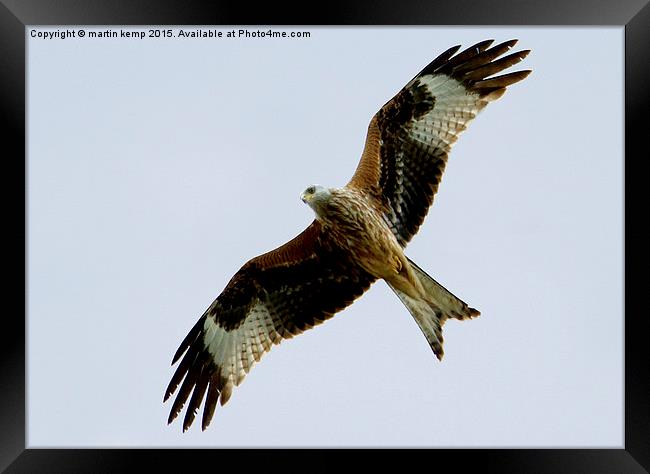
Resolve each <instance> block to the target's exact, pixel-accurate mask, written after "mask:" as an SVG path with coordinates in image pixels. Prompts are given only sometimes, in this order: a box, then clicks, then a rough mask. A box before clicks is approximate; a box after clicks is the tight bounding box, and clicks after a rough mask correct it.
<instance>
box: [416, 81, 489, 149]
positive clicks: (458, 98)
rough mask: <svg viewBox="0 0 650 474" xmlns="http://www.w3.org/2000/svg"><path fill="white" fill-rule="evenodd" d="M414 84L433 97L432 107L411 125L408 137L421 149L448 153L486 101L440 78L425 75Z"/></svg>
mask: <svg viewBox="0 0 650 474" xmlns="http://www.w3.org/2000/svg"><path fill="white" fill-rule="evenodd" d="M418 80H419V81H420V83H421V84H423V85H424V86H425V87H426V88H427V90H428V91H429V93H430V94H431V95H432V96H433V97H435V104H434V106H433V108H432V109H431V110H430V111H429V112H428V113H427V114H425V115H423V116H422V117H420V118H419V119H417V120H416V121H415V122H414V123H413V124H412V126H411V131H410V137H411V138H412V139H413V140H415V141H417V142H420V143H422V144H423V145H426V146H430V147H435V148H440V149H442V150H445V151H446V152H449V151H450V150H451V146H452V145H453V144H454V143H455V142H456V140H457V139H458V135H459V134H460V132H462V131H463V130H465V129H466V128H467V124H468V123H469V122H470V121H471V120H472V119H474V118H475V117H476V115H477V114H478V113H479V112H480V111H481V109H483V108H484V107H485V106H486V105H487V104H488V102H490V99H489V98H488V97H483V98H481V97H479V95H478V94H476V93H473V92H470V91H468V90H467V89H466V88H465V86H464V85H463V84H462V83H461V82H460V81H457V80H456V79H453V78H451V77H449V76H447V75H444V74H434V75H426V76H422V77H420V78H418Z"/></svg>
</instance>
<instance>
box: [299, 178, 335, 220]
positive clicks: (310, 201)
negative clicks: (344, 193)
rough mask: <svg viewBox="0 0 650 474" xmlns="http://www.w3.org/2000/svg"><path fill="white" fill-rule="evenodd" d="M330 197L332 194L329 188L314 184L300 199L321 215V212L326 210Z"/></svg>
mask: <svg viewBox="0 0 650 474" xmlns="http://www.w3.org/2000/svg"><path fill="white" fill-rule="evenodd" d="M330 196H331V192H330V190H329V189H328V188H326V187H325V186H320V185H318V184H314V185H312V186H309V187H308V188H307V189H305V190H304V191H303V193H302V194H301V195H300V199H301V200H302V202H304V203H305V204H307V205H308V206H309V207H311V208H312V209H313V210H314V212H316V214H320V212H319V211H321V210H323V209H324V207H325V205H326V204H327V202H328V201H329V198H330Z"/></svg>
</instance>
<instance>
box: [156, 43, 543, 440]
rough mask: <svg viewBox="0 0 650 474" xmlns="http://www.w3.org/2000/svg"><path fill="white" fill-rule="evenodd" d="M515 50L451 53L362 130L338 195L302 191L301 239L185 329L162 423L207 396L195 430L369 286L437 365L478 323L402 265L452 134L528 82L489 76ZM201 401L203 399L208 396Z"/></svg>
mask: <svg viewBox="0 0 650 474" xmlns="http://www.w3.org/2000/svg"><path fill="white" fill-rule="evenodd" d="M516 42H517V40H511V41H506V42H504V43H501V44H499V45H497V46H494V47H492V48H490V46H491V44H492V43H493V40H487V41H481V42H480V43H477V44H475V45H474V46H472V47H470V48H468V49H466V50H464V51H462V52H460V53H458V54H456V52H457V51H458V50H459V49H460V46H454V47H453V48H450V49H448V50H447V51H445V52H444V53H442V54H441V55H440V56H438V57H437V58H436V59H434V60H433V62H431V63H430V64H429V65H428V66H427V67H425V68H424V69H423V70H422V71H421V72H420V73H419V74H418V75H416V76H415V77H414V78H413V79H412V80H411V81H410V82H409V83H408V84H406V86H404V88H403V89H402V90H401V91H400V92H399V93H398V94H397V95H396V96H395V97H393V98H392V99H391V100H390V101H389V102H388V103H386V105H384V106H383V107H382V108H381V109H380V110H379V112H377V113H376V114H375V116H374V117H373V118H372V120H371V121H370V125H369V127H368V135H367V138H366V144H365V149H364V151H363V155H362V157H361V161H360V162H359V165H358V166H357V169H356V172H355V173H354V176H352V179H351V180H350V182H349V183H348V184H347V185H346V186H344V187H343V188H327V187H323V186H310V187H308V188H307V189H306V190H305V191H304V192H303V194H302V196H301V198H302V200H303V201H304V202H305V203H307V204H308V205H309V206H310V207H311V208H312V209H313V211H314V213H315V214H316V218H315V220H314V221H313V222H312V223H311V224H310V225H309V227H307V229H305V230H304V231H303V232H302V233H301V234H300V235H298V236H297V237H295V238H294V239H292V240H291V241H289V242H287V243H286V244H284V245H282V246H281V247H279V248H277V249H275V250H272V251H270V252H268V253H265V254H263V255H260V256H258V257H255V258H253V259H252V260H249V261H248V262H246V264H245V265H244V266H243V267H242V268H241V269H240V270H239V271H238V272H237V273H236V274H235V275H234V276H233V277H232V279H231V280H230V282H229V283H228V285H227V286H226V288H225V289H224V290H223V292H222V293H221V294H220V295H219V296H218V297H217V299H215V300H214V302H213V303H212V304H211V305H210V307H209V308H208V309H207V310H206V312H205V313H204V314H203V316H201V318H200V319H199V321H198V322H197V323H196V324H195V326H194V327H193V328H192V329H191V330H190V332H189V334H188V335H187V336H186V337H185V339H184V340H183V342H182V343H181V345H180V347H179V348H178V350H177V351H176V354H175V355H174V359H173V361H172V364H174V363H176V362H177V361H178V360H179V359H180V357H181V356H182V355H183V354H185V356H184V357H183V358H182V360H181V362H180V364H179V365H178V368H177V369H176V372H175V373H174V376H173V377H172V379H171V381H170V383H169V386H168V387H167V391H166V393H165V401H166V400H167V399H168V398H169V397H170V396H171V395H172V394H173V393H174V391H175V390H176V388H177V387H178V385H179V384H180V383H181V381H182V382H183V383H182V385H181V387H180V390H179V392H178V395H177V396H176V399H175V400H174V403H173V405H172V408H171V413H170V415H169V420H168V422H169V423H171V422H172V421H173V420H174V418H176V416H177V415H178V414H179V413H180V411H181V409H182V408H183V405H184V404H185V402H186V401H187V399H188V398H189V397H190V395H191V398H190V402H189V406H188V408H187V412H186V414H185V420H184V422H183V431H185V430H186V429H188V428H189V426H190V425H191V424H192V422H193V421H194V417H195V416H196V413H197V411H198V409H199V406H200V405H201V403H202V401H203V399H204V398H206V401H205V406H204V410H203V420H202V428H203V429H204V430H205V429H206V427H207V426H208V425H209V423H210V420H211V419H212V416H213V415H214V411H215V408H216V406H217V402H218V401H219V402H220V403H221V405H224V404H225V403H226V402H227V401H228V399H229V398H230V396H231V394H232V389H233V387H234V386H238V385H239V384H240V383H241V382H242V381H243V380H244V377H245V376H246V374H247V373H248V372H249V371H250V369H251V367H252V366H253V364H255V363H256V362H258V361H259V360H260V359H261V357H262V356H263V355H264V354H265V353H266V352H268V351H269V350H270V349H271V347H272V346H273V345H274V344H279V343H280V342H281V341H282V340H283V339H289V338H291V337H293V336H295V335H297V334H300V333H302V332H303V331H305V330H307V329H311V328H312V327H314V326H316V325H318V324H320V323H322V322H323V321H325V320H326V319H329V318H331V317H332V316H334V314H335V313H337V312H338V311H341V310H342V309H343V308H345V307H346V306H348V305H350V304H352V302H353V301H354V300H355V299H356V298H358V297H359V296H361V295H362V294H363V293H364V292H365V291H366V290H367V289H368V288H369V287H370V285H371V284H372V283H373V282H375V281H376V280H377V279H383V280H384V281H386V283H387V284H388V286H389V287H390V288H391V289H392V290H393V291H394V292H395V293H396V294H397V296H398V297H399V299H400V300H401V301H402V303H404V305H405V306H406V308H407V309H408V310H409V312H410V313H411V315H412V316H413V317H414V318H415V321H416V322H417V324H418V326H419V327H420V329H421V330H422V332H423V333H424V335H425V337H426V339H427V341H428V343H429V345H430V346H431V348H432V349H433V352H434V353H435V355H436V356H437V357H438V359H442V356H443V348H442V345H443V338H442V326H443V324H444V323H445V321H446V320H447V319H449V318H452V319H461V320H462V319H467V318H473V317H476V316H478V315H479V314H480V313H479V312H478V311H477V310H475V309H474V308H470V307H468V306H467V304H465V303H464V302H463V301H461V300H460V299H459V298H457V297H456V296H454V295H453V294H451V293H450V292H449V291H447V290H446V289H445V288H443V287H442V286H441V285H440V284H439V283H437V282H436V281H435V280H434V279H433V278H431V277H430V276H429V275H427V274H426V273H425V272H424V271H423V270H422V269H421V268H419V267H418V266H417V265H416V264H415V263H413V262H412V261H411V260H410V259H409V258H407V257H406V256H405V255H404V247H405V246H406V245H407V243H408V242H409V241H410V240H411V238H412V237H413V236H414V235H415V233H416V232H417V231H418V228H419V227H420V225H421V224H422V221H423V220H424V217H425V216H426V214H427V212H428V210H429V207H430V206H431V204H432V203H433V197H434V195H435V194H436V192H437V190H438V186H439V184H440V180H441V178H442V173H443V171H444V169H445V165H446V163H447V156H448V154H449V151H450V150H451V147H452V145H453V144H454V142H455V141H456V139H457V138H458V135H459V134H460V133H461V132H462V131H463V130H465V128H466V127H467V124H468V123H469V122H470V121H471V120H472V119H473V118H474V117H476V115H477V114H478V113H479V112H480V111H481V110H482V109H483V108H484V107H485V106H486V105H487V104H488V103H490V102H492V101H494V100H496V99H498V98H500V97H501V96H502V95H503V93H504V92H505V90H506V87H507V86H510V85H511V84H514V83H516V82H519V81H521V80H523V79H524V78H525V77H526V76H528V74H529V73H530V72H531V71H529V70H526V71H518V72H512V73H509V74H502V75H499V76H496V77H490V76H493V75H494V74H496V73H500V72H501V71H503V70H505V69H507V68H508V67H510V66H512V65H514V64H516V63H518V62H519V61H521V60H522V59H524V58H525V57H526V56H527V55H528V53H529V52H530V51H529V50H525V51H519V52H516V53H512V54H509V55H507V56H503V57H501V58H500V59H497V58H499V57H500V56H502V55H503V54H504V53H506V52H507V51H508V50H509V49H510V48H511V47H512V46H513V45H514V44H515V43H516ZM206 393H207V397H206Z"/></svg>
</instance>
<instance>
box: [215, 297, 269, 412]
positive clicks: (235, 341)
mask: <svg viewBox="0 0 650 474" xmlns="http://www.w3.org/2000/svg"><path fill="white" fill-rule="evenodd" d="M203 334H204V335H203V343H204V345H205V348H206V349H207V351H208V352H209V353H210V355H211V356H212V361H213V363H214V364H215V366H217V367H220V368H221V380H222V381H223V391H222V393H221V399H220V400H221V405H223V404H225V403H226V402H227V401H228V399H229V398H230V395H231V393H232V388H233V387H234V386H238V385H239V384H241V383H242V381H243V380H244V377H246V374H247V373H248V372H249V371H250V369H251V368H252V367H253V365H254V364H255V363H256V362H259V361H260V359H261V358H262V356H263V355H264V354H265V353H266V352H268V351H269V350H271V347H272V346H273V344H279V343H280V342H281V341H282V337H281V336H280V334H279V333H278V332H277V331H276V329H275V325H274V323H273V319H272V318H271V315H270V314H269V311H268V309H267V308H266V307H265V306H264V305H263V304H261V303H257V304H255V305H254V306H253V307H252V309H251V310H250V312H249V313H248V315H247V316H246V319H245V320H244V322H243V323H242V324H241V325H240V326H239V327H238V328H237V329H233V330H226V329H223V328H222V327H221V326H219V325H218V324H217V322H216V321H215V317H214V316H213V315H212V316H208V317H207V318H206V320H205V323H204V325H203Z"/></svg>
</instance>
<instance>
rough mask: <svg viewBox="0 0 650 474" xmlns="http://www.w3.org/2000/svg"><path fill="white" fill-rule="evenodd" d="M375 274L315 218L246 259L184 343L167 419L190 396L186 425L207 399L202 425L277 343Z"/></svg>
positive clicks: (357, 291)
mask: <svg viewBox="0 0 650 474" xmlns="http://www.w3.org/2000/svg"><path fill="white" fill-rule="evenodd" d="M374 281H375V278H374V277H372V276H371V275H370V274H368V273H366V272H365V271H364V270H362V269H361V268H360V267H358V266H357V265H355V264H353V263H351V262H350V261H349V259H347V258H345V256H342V255H340V254H338V253H337V250H336V249H335V248H334V247H333V246H331V245H329V241H328V239H327V238H326V237H325V236H324V234H323V233H322V231H321V225H320V224H319V223H318V221H314V222H312V223H311V225H310V226H309V227H308V228H307V229H305V230H304V231H303V232H302V233H301V234H300V235H298V236H297V237H295V238H294V239H292V240H291V241H289V242H287V243H286V244H284V245H283V246H281V247H279V248H277V249H275V250H273V251H271V252H268V253H266V254H264V255H261V256H259V257H256V258H254V259H252V260H250V261H248V262H247V263H246V264H245V265H244V266H243V267H242V268H241V269H240V270H239V271H238V272H237V273H236V274H235V275H234V276H233V278H232V279H231V280H230V282H229V283H228V285H227V286H226V288H225V289H224V291H223V292H222V293H221V294H220V295H219V296H218V297H217V299H216V300H215V301H214V302H213V303H212V304H211V305H210V307H209V308H208V309H207V310H206V312H205V313H204V314H203V316H202V317H201V318H200V319H199V321H198V322H197V323H196V325H195V326H194V327H193V328H192V329H191V330H190V332H189V334H188V335H187V336H186V337H185V339H184V340H183V342H182V343H181V345H180V347H179V348H178V351H177V352H176V354H175V355H174V359H173V361H172V364H174V363H176V361H178V359H179V358H180V357H181V356H182V355H183V354H185V355H184V357H183V358H182V360H181V362H180V364H179V365H178V368H177V369H176V372H175V373H174V375H173V377H172V379H171V381H170V383H169V386H168V387H167V391H166V393H165V400H167V399H168V398H169V397H170V396H171V395H172V394H173V393H174V392H175V390H176V388H177V387H178V385H179V384H180V382H181V381H183V383H182V385H181V387H180V389H179V392H178V394H177V396H176V399H175V400H174V403H173V405H172V407H171V412H170V415H169V422H170V423H171V422H172V421H173V420H174V418H176V416H177V415H178V414H179V412H180V411H181V409H182V408H183V405H184V404H185V402H186V401H187V399H188V398H189V397H190V394H191V395H192V397H191V399H190V402H189V406H188V408H187V412H186V414H185V420H184V422H183V431H185V430H186V429H187V428H189V426H190V425H191V424H192V422H193V421H194V417H195V415H196V412H197V410H198V409H199V406H200V405H201V402H202V401H203V398H204V397H205V395H206V393H207V398H206V402H205V406H204V409H203V421H202V427H203V429H205V428H206V427H207V426H208V424H209V423H210V420H211V418H212V415H213V414H214V410H215V408H216V405H217V401H220V403H221V405H223V404H225V403H226V402H227V401H228V399H229V398H230V395H231V393H232V388H233V386H237V385H239V384H240V383H241V382H242V380H243V379H244V377H245V376H246V374H247V373H248V372H249V370H250V369H251V366H252V365H253V364H254V363H255V362H257V361H259V360H260V358H261V357H262V356H263V355H264V354H265V353H266V352H268V351H269V350H270V349H271V347H272V346H273V344H279V343H280V342H281V341H282V340H283V339H288V338H291V337H293V336H295V335H297V334H300V333H302V332H303V331H305V330H307V329H311V328H312V327H314V326H315V325H317V324H320V323H322V322H323V321H325V320H326V319H328V318H330V317H332V316H333V315H334V314H335V313H336V312H337V311H340V310H342V309H343V308H345V307H346V306H348V305H350V304H351V303H352V302H353V301H354V300H355V299H356V298H357V297H359V296H361V294H362V293H363V292H364V291H366V290H367V289H368V287H370V285H371V284H372V283H373V282H374Z"/></svg>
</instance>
